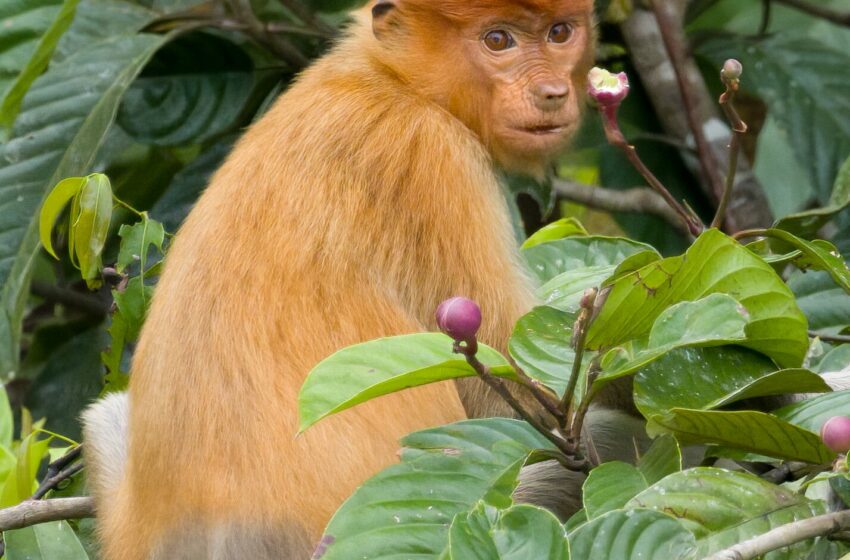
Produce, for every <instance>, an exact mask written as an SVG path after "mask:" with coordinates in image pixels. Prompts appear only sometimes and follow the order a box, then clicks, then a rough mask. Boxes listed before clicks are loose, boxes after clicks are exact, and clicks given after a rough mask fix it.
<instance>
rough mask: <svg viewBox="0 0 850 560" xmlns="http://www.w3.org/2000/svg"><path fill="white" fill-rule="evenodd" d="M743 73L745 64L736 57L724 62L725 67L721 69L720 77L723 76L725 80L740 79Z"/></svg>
mask: <svg viewBox="0 0 850 560" xmlns="http://www.w3.org/2000/svg"><path fill="white" fill-rule="evenodd" d="M743 73H744V65H743V64H741V63H740V62H738V61H737V60H735V59H734V58H730V59H729V60H727V61H726V62H725V63H724V64H723V69H722V70H721V71H720V77H721V78H723V81H724V82H727V81H735V80H738V79H740V78H741V74H743Z"/></svg>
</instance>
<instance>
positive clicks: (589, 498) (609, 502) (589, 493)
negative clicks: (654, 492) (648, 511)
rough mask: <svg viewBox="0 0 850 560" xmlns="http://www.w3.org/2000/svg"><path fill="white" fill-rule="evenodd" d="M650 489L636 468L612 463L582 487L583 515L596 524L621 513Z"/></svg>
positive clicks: (600, 468) (598, 471)
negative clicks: (585, 514)
mask: <svg viewBox="0 0 850 560" xmlns="http://www.w3.org/2000/svg"><path fill="white" fill-rule="evenodd" d="M648 487H649V484H647V482H646V479H645V478H644V476H643V474H642V473H641V472H640V471H639V470H638V469H637V468H636V467H634V466H633V465H629V464H628V463H623V462H620V461H612V462H610V463H604V464H602V465H599V466H598V467H596V468H595V469H593V470H592V471H590V474H589V475H588V476H587V479H586V480H585V481H584V485H583V486H582V495H583V496H584V511H585V512H586V513H587V517H588V519H590V520H593V519H595V518H597V517H599V516H601V515H604V514H606V513H608V512H609V511H613V510H615V509H620V508H622V507H623V506H624V505H626V503H627V502H628V501H629V500H631V499H632V498H634V497H635V496H637V495H638V494H640V493H641V492H643V491H644V490H646V489H647V488H648Z"/></svg>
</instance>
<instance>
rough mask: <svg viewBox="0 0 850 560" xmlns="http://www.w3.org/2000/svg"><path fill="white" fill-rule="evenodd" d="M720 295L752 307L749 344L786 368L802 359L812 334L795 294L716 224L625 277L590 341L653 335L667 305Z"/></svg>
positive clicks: (591, 344) (599, 344) (602, 343)
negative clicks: (682, 249) (677, 252)
mask: <svg viewBox="0 0 850 560" xmlns="http://www.w3.org/2000/svg"><path fill="white" fill-rule="evenodd" d="M548 245H550V244H546V245H543V247H546V246H548ZM714 293H725V294H728V295H730V296H732V297H733V298H735V299H736V300H737V301H738V302H740V303H741V305H743V306H744V307H745V308H746V309H747V311H748V312H749V314H750V322H749V323H748V325H747V327H746V334H747V341H746V342H744V343H742V344H743V345H744V346H747V347H750V348H753V349H754V350H757V351H759V352H762V353H764V354H766V355H768V356H770V357H771V358H773V359H774V360H776V361H777V363H779V364H780V365H781V366H783V367H799V366H800V365H801V364H802V362H803V359H804V358H805V356H806V351H807V350H808V346H809V338H808V332H807V324H806V319H805V317H804V316H803V314H802V312H801V311H800V310H799V308H797V306H796V303H795V302H794V297H793V294H792V293H791V291H790V290H789V289H788V288H787V286H786V285H785V283H784V282H783V281H782V278H780V277H779V276H778V275H777V274H776V273H775V272H774V271H773V269H772V268H771V267H770V266H769V265H768V264H766V263H765V262H764V261H763V260H761V259H760V258H758V257H757V256H755V255H753V254H752V253H750V252H749V251H748V250H747V249H746V248H744V247H742V246H741V245H740V244H738V243H737V242H735V241H734V240H732V239H730V238H728V237H726V236H725V235H723V234H722V233H720V232H719V231H717V230H713V229H712V230H708V231H706V232H705V233H703V234H702V235H700V237H699V238H698V239H697V240H696V242H695V243H694V244H693V245H692V246H691V248H690V249H689V250H688V251H687V252H686V253H685V254H684V255H682V256H679V257H671V258H667V259H663V260H660V261H657V262H655V263H652V264H650V265H649V266H646V267H644V268H641V269H640V270H638V271H636V272H634V273H632V274H630V275H628V276H625V277H623V278H621V279H619V280H617V281H616V282H615V283H614V284H613V285H612V286H611V291H610V293H609V294H608V296H607V300H606V302H605V305H604V306H603V307H602V310H601V311H600V312H599V315H598V316H597V317H596V319H595V320H594V322H593V324H592V325H591V327H590V330H589V332H588V337H587V346H588V348H591V349H598V348H604V347H610V346H615V345H618V344H622V343H623V342H625V341H628V340H632V339H635V338H640V337H641V336H645V335H647V334H648V333H649V332H650V330H651V328H652V325H653V323H654V322H655V320H656V318H657V317H658V316H659V315H661V313H662V312H663V311H664V310H665V309H666V308H667V307H670V306H671V305H674V304H676V303H679V302H681V301H693V300H697V299H700V298H704V297H706V296H708V295H710V294H714ZM624 317H628V318H629V320H624Z"/></svg>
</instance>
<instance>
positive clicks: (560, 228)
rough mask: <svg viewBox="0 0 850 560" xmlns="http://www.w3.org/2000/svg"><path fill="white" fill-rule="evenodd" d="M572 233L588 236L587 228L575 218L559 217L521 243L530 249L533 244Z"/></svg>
mask: <svg viewBox="0 0 850 560" xmlns="http://www.w3.org/2000/svg"><path fill="white" fill-rule="evenodd" d="M574 235H579V236H588V235H590V234H588V233H587V230H586V229H584V226H583V225H581V222H579V221H578V220H576V219H575V218H561V219H560V220H558V221H556V222H552V223H551V224H549V225H546V226H544V227H542V228H541V229H540V230H539V231H537V232H536V233H535V234H534V235H532V236H531V237H529V238H528V239H526V240H525V243H523V244H522V248H523V249H530V248H531V247H534V246H535V245H541V244H543V243H548V242H549V241H557V240H559V239H564V238H566V237H572V236H574Z"/></svg>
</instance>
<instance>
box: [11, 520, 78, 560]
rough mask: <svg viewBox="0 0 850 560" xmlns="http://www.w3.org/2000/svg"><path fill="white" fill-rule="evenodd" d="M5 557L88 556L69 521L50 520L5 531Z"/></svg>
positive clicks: (70, 559) (51, 559)
mask: <svg viewBox="0 0 850 560" xmlns="http://www.w3.org/2000/svg"><path fill="white" fill-rule="evenodd" d="M3 540H4V541H5V542H6V560H88V558H89V556H88V554H86V551H85V550H84V549H83V545H82V544H80V540H79V539H78V538H77V535H76V534H74V530H73V529H71V526H70V525H68V522H67V521H50V522H48V523H41V524H38V525H33V526H32V527H26V528H25V529H17V530H15V531H5V532H4V533H3Z"/></svg>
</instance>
